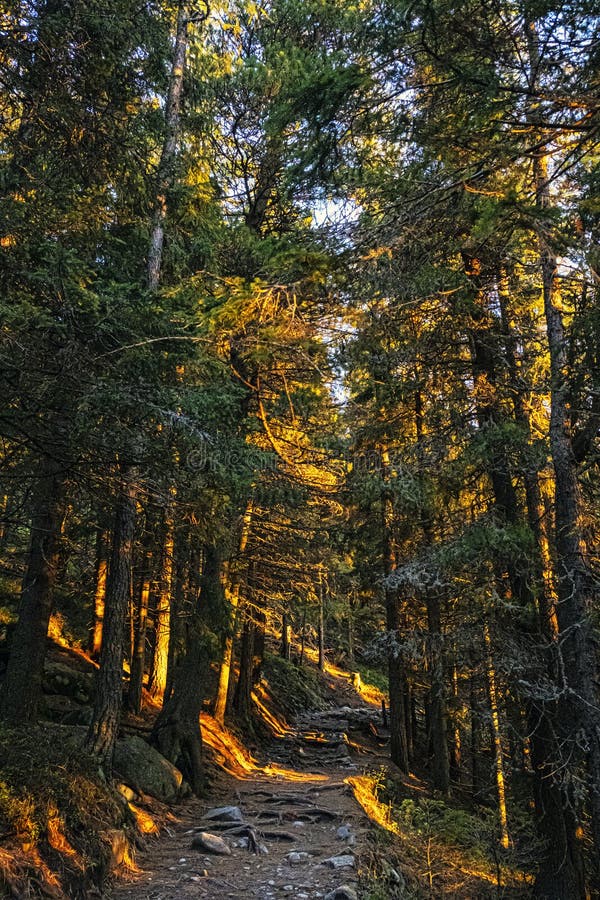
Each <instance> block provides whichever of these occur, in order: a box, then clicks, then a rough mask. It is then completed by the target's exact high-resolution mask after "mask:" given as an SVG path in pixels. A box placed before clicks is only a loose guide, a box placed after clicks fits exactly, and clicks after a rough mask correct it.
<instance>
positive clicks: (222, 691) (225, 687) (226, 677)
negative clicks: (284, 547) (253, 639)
mask: <svg viewBox="0 0 600 900" xmlns="http://www.w3.org/2000/svg"><path fill="white" fill-rule="evenodd" d="M252 512H253V501H252V499H250V500H249V501H248V503H247V504H246V511H245V513H244V516H243V518H242V525H241V530H240V540H239V544H238V553H237V557H238V559H237V563H238V565H239V562H240V559H241V558H242V557H243V556H244V553H245V551H246V546H247V544H248V537H249V535H250V526H251V524H252ZM239 579H240V575H239V572H236V573H235V575H234V576H233V577H232V579H231V586H230V589H229V591H228V593H227V594H226V597H225V599H226V601H229V622H228V627H227V630H226V632H225V637H224V640H223V658H222V660H221V665H220V667H219V684H218V686H217V694H216V697H215V705H214V717H215V719H216V720H217V722H220V723H221V724H223V722H224V721H225V711H226V708H227V698H228V696H229V681H230V678H231V666H232V663H233V647H234V645H233V635H234V631H235V622H236V618H237V611H238V604H239V600H240V580H239Z"/></svg>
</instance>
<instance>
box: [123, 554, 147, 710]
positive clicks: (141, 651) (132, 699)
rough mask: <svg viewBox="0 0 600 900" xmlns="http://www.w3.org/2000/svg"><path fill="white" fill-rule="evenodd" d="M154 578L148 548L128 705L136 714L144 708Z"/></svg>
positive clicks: (136, 627) (141, 574) (140, 588)
mask: <svg viewBox="0 0 600 900" xmlns="http://www.w3.org/2000/svg"><path fill="white" fill-rule="evenodd" d="M151 578H152V551H151V550H150V549H149V548H146V550H145V552H144V558H143V563H142V571H141V573H140V584H139V597H138V604H137V609H136V615H135V635H134V642H133V655H132V660H131V674H130V676H129V690H128V692H127V706H128V707H129V709H130V710H131V712H132V713H135V714H136V715H137V714H138V713H139V712H140V711H141V708H142V689H143V685H144V669H145V667H146V626H147V622H148V604H149V600H150V583H151Z"/></svg>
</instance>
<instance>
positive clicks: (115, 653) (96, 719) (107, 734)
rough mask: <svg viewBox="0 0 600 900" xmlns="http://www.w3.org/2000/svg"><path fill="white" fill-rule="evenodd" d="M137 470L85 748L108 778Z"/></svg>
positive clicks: (125, 493)
mask: <svg viewBox="0 0 600 900" xmlns="http://www.w3.org/2000/svg"><path fill="white" fill-rule="evenodd" d="M134 476H135V470H134V469H133V468H132V467H128V468H127V469H126V470H125V471H124V472H123V476H122V483H121V489H120V493H119V497H118V499H117V507H116V511H115V524H114V528H113V542H112V553H111V558H110V569H109V574H108V582H107V585H106V602H105V608H104V628H103V639H102V650H101V652H100V668H99V669H98V672H97V675H96V690H95V698H94V709H93V713H92V721H91V724H90V728H89V731H88V733H87V737H86V741H85V746H86V748H87V749H88V750H89V751H90V752H91V753H93V754H94V756H96V757H98V759H99V761H100V762H101V764H102V767H103V769H104V772H105V774H106V775H110V774H111V771H112V759H113V753H114V746H115V741H116V739H117V731H118V727H119V717H120V713H121V701H122V681H123V656H124V635H125V630H124V625H125V620H126V617H127V608H128V605H129V597H130V590H131V588H130V584H131V564H132V559H133V543H134V536H135V518H136V499H135V498H136V486H135V481H134Z"/></svg>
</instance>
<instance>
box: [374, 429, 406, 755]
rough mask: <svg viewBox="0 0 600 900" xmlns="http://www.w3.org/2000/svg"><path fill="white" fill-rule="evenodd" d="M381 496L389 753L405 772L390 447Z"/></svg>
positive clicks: (382, 455) (383, 458)
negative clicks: (392, 584) (391, 579)
mask: <svg viewBox="0 0 600 900" xmlns="http://www.w3.org/2000/svg"><path fill="white" fill-rule="evenodd" d="M380 460H381V477H382V497H381V517H382V521H381V528H382V548H383V575H384V595H385V609H386V627H387V630H388V633H389V635H390V649H389V650H388V675H389V687H390V754H391V758H392V761H393V762H395V763H396V765H397V766H398V768H399V769H400V770H401V771H402V772H408V770H409V755H408V738H407V732H406V712H407V710H406V702H407V684H406V673H405V670H404V661H403V659H402V651H401V649H400V647H399V646H398V638H399V636H400V624H401V623H400V610H399V599H398V593H397V591H396V590H395V589H393V588H391V587H390V585H389V582H388V580H387V579H388V576H389V575H390V574H391V572H392V570H393V567H394V565H395V559H394V552H393V543H392V528H393V518H394V510H393V504H392V500H391V497H390V496H389V493H388V488H387V483H388V479H389V471H390V456H389V451H388V449H387V447H385V446H384V447H382V448H380Z"/></svg>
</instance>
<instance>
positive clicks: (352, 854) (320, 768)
mask: <svg viewBox="0 0 600 900" xmlns="http://www.w3.org/2000/svg"><path fill="white" fill-rule="evenodd" d="M377 717H378V712H377V710H374V709H373V708H372V707H368V706H366V705H365V706H362V707H360V708H353V709H351V708H350V707H344V708H341V709H333V710H328V711H325V712H321V713H311V714H306V715H305V716H303V717H302V718H301V719H299V720H298V721H297V723H296V728H295V730H294V732H293V733H292V734H290V735H288V736H286V737H285V738H284V739H283V740H281V741H279V742H277V743H276V744H273V746H272V747H271V748H270V752H269V754H268V757H269V762H270V763H272V764H273V768H274V769H277V767H283V766H285V767H286V768H289V769H292V770H293V775H290V776H288V777H287V778H286V777H284V776H282V775H272V776H266V775H260V776H257V777H256V778H248V779H245V780H242V781H237V780H232V781H229V782H228V784H229V789H225V790H219V792H218V794H217V796H215V797H213V798H212V800H213V801H214V802H212V803H209V802H203V803H201V802H199V801H193V802H190V803H189V804H187V805H186V806H185V807H183V808H182V810H181V812H180V814H179V816H178V819H177V822H176V824H174V825H173V826H172V827H171V828H170V829H169V832H168V833H165V832H163V835H162V836H161V837H160V838H159V839H156V840H154V841H152V842H151V843H150V844H149V846H148V849H147V850H146V851H145V852H144V853H143V854H140V855H139V857H138V859H137V864H138V866H139V870H140V871H139V872H138V873H137V874H134V875H129V876H128V878H127V881H125V882H121V883H119V884H118V885H115V887H114V888H113V890H112V893H111V894H110V895H109V896H110V897H111V898H112V900H179V898H181V900H185V898H188V897H190V898H191V897H194V898H199V897H205V898H211V900H212V898H215V900H218V898H225V897H227V898H263V900H279V898H285V897H293V898H294V900H309V898H310V900H312V898H324V897H329V896H331V897H334V896H335V897H336V900H337V898H338V897H339V898H340V900H342V898H350V900H351V898H354V897H357V896H359V890H358V887H357V881H358V868H359V860H360V855H361V851H364V847H365V837H366V835H367V834H368V832H369V831H370V830H371V829H372V825H371V823H370V822H369V819H368V818H367V817H366V815H365V814H364V812H363V810H362V809H361V807H360V806H359V805H358V803H357V802H356V801H355V799H354V796H353V794H352V790H351V788H350V787H349V786H348V785H347V784H346V783H345V782H344V779H346V778H347V777H348V776H349V775H352V774H359V772H360V771H361V770H362V769H363V768H364V767H365V766H369V765H372V764H373V758H372V757H369V756H367V755H364V754H363V753H357V750H358V747H357V745H356V743H355V740H356V739H357V738H358V737H360V736H361V735H362V734H365V733H368V729H369V722H376V721H377ZM348 736H350V743H349V741H348ZM315 776H320V778H319V780H316V779H315ZM292 778H293V780H291V779H292ZM226 805H231V806H237V807H238V808H239V810H240V811H241V814H242V818H243V822H244V823H246V824H247V825H248V826H250V829H244V828H243V827H241V828H240V826H236V823H235V822H215V821H214V820H213V821H206V820H204V819H203V816H204V815H205V813H206V812H207V811H208V810H209V809H210V808H211V807H214V806H219V807H223V806H226ZM236 827H237V828H238V832H237V833H236V831H232V830H231V829H235V828H236ZM202 831H205V832H210V833H212V834H216V835H221V836H222V837H223V839H224V840H225V841H226V842H227V844H228V845H229V847H230V849H231V855H230V856H217V855H213V854H208V853H206V852H204V851H202V850H197V849H192V841H193V839H194V837H195V835H197V834H198V833H199V832H202ZM248 833H249V834H250V838H249V840H250V844H252V843H253V839H254V838H255V839H256V842H257V844H258V848H257V849H258V852H255V851H253V850H252V849H249V848H248V837H247V836H246V835H247V834H248ZM335 866H339V867H335ZM342 886H345V887H346V888H347V890H346V892H343V891H342V892H340V891H338V893H337V894H335V891H336V889H339V888H341V887H342Z"/></svg>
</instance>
